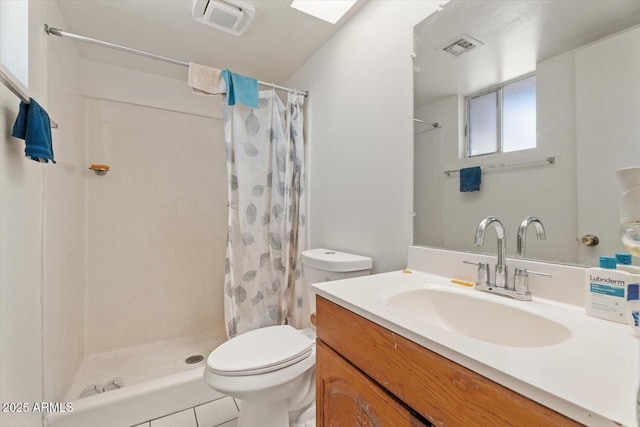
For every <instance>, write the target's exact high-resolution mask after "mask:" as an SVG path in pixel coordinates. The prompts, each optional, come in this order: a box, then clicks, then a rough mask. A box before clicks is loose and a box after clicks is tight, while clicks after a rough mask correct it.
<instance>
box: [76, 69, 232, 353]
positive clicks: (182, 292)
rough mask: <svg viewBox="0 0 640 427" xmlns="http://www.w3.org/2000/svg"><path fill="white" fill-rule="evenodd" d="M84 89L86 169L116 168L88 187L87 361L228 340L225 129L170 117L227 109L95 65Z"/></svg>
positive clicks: (168, 83)
mask: <svg viewBox="0 0 640 427" xmlns="http://www.w3.org/2000/svg"><path fill="white" fill-rule="evenodd" d="M83 88H84V91H85V93H86V94H87V95H88V96H90V98H88V100H87V129H88V138H87V164H90V163H106V164H108V165H109V166H110V167H111V171H110V172H109V173H108V174H107V175H105V176H96V175H93V174H91V173H89V175H88V176H87V213H86V215H87V265H86V269H87V281H86V304H87V306H86V322H87V328H86V352H87V353H88V354H92V353H96V352H102V351H108V350H113V349H116V348H120V347H125V346H130V345H136V344H142V343H145V342H150V341H156V340H162V339H168V338H172V337H177V336H182V335H187V334H193V333H199V332H204V331H208V330H213V329H221V328H223V327H224V322H223V303H222V296H223V276H224V250H225V244H226V231H227V208H226V206H227V190H226V173H225V165H226V163H225V148H224V132H223V125H222V120H220V119H214V118H209V117H201V116H196V115H193V114H185V113H181V112H176V111H168V110H167V109H168V108H171V109H176V110H184V109H185V108H183V107H186V108H189V109H191V110H192V111H191V113H196V114H199V113H208V114H209V115H211V114H214V113H216V111H218V110H217V108H218V107H219V105H220V103H221V99H220V98H219V97H213V98H211V97H206V98H205V97H200V96H198V95H194V94H192V93H191V92H190V90H189V89H188V87H187V85H186V83H185V81H178V80H173V79H169V78H164V77H158V76H153V75H148V74H146V73H141V72H138V71H130V70H126V69H122V68H118V67H113V66H108V65H106V64H97V63H91V62H85V63H84V65H83ZM158 88H162V90H158ZM132 95H135V96H134V97H132ZM94 96H99V97H94ZM103 96H109V97H110V98H111V99H119V100H117V101H112V100H105V99H103ZM123 101H124V102H123ZM129 102H135V103H136V104H140V105H133V104H130V103H129ZM198 102H204V104H203V105H201V107H203V108H202V109H201V110H197V108H198V105H199V104H198ZM143 105H149V106H150V107H148V106H143ZM194 109H196V110H194Z"/></svg>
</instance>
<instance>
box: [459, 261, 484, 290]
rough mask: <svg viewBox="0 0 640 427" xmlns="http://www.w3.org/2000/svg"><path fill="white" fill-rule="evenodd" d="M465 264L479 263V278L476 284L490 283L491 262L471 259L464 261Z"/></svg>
mask: <svg viewBox="0 0 640 427" xmlns="http://www.w3.org/2000/svg"><path fill="white" fill-rule="evenodd" d="M462 262H463V263H465V264H471V265H477V266H478V278H477V280H476V284H478V285H488V284H489V264H488V263H486V262H471V261H462Z"/></svg>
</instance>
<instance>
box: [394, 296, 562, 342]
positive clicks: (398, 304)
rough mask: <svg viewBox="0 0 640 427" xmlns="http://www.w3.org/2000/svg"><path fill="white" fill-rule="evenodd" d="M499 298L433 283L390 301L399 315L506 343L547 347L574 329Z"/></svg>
mask: <svg viewBox="0 0 640 427" xmlns="http://www.w3.org/2000/svg"><path fill="white" fill-rule="evenodd" d="M495 298H496V299H498V300H497V301H495V302H494V301H491V300H488V299H485V298H479V297H478V296H475V295H471V294H467V293H462V292H454V291H451V290H449V289H447V288H444V287H432V288H423V289H415V290H409V291H405V292H401V293H398V294H395V295H392V296H390V297H388V298H387V299H386V304H387V306H388V307H389V308H390V309H391V310H393V311H396V312H397V315H399V316H404V317H410V318H412V319H415V320H418V321H421V322H425V323H428V324H431V325H434V326H438V327H441V328H444V329H447V330H450V331H453V332H457V333H459V334H462V335H464V336H467V337H470V338H475V339H477V340H480V341H485V342H488V343H492V344H498V345H503V346H509V347H544V346H550V345H554V344H558V343H561V342H563V341H566V340H567V339H569V337H571V330H570V329H569V328H567V327H566V326H564V325H562V324H560V323H558V322H555V321H553V320H550V319H548V318H546V317H543V316H539V315H537V314H534V313H531V312H529V311H525V310H521V309H519V308H517V307H513V306H511V305H509V304H505V303H504V301H503V300H502V297H500V296H495ZM514 302H515V301H514ZM515 303H518V302H515ZM521 304H529V303H526V302H525V303H521Z"/></svg>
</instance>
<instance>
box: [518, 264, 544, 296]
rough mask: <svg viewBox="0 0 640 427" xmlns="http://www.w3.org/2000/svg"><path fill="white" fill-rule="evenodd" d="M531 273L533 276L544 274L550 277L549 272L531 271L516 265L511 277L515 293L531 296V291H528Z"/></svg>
mask: <svg viewBox="0 0 640 427" xmlns="http://www.w3.org/2000/svg"><path fill="white" fill-rule="evenodd" d="M530 274H532V275H534V276H544V277H551V274H549V273H541V272H539V271H531V270H527V269H526V268H522V267H516V270H515V275H514V277H513V287H514V289H515V291H516V293H518V294H521V295H524V296H527V298H529V299H530V298H531V293H530V292H529V275H530Z"/></svg>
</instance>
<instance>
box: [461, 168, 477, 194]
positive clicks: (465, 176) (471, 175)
mask: <svg viewBox="0 0 640 427" xmlns="http://www.w3.org/2000/svg"><path fill="white" fill-rule="evenodd" d="M480 171H481V169H480V166H474V167H471V168H463V169H460V192H462V193H467V192H471V191H480V181H481V173H480Z"/></svg>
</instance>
